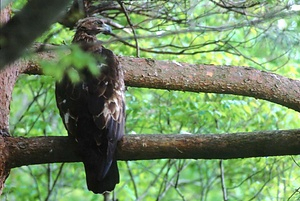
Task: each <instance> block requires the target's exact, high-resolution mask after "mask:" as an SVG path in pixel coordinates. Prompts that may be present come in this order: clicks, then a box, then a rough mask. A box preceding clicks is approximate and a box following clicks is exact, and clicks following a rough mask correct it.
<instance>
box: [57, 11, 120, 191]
mask: <svg viewBox="0 0 300 201" xmlns="http://www.w3.org/2000/svg"><path fill="white" fill-rule="evenodd" d="M110 31H111V29H110V27H109V26H108V25H106V24H105V23H104V21H103V20H101V19H99V18H96V17H88V18H85V19H82V20H80V21H79V22H78V25H77V30H76V33H75V36H74V39H73V43H76V44H78V45H79V46H80V47H81V48H82V49H83V50H84V51H87V52H90V53H92V54H93V55H94V56H95V58H96V59H97V66H98V67H99V71H100V72H99V74H98V75H94V74H92V73H91V72H90V71H89V69H88V68H87V67H86V68H83V69H82V70H79V75H80V78H81V81H80V82H76V83H73V82H72V81H71V80H70V78H69V77H68V75H67V74H65V75H64V76H63V78H62V80H61V81H59V82H57V83H56V90H55V94H56V103H57V106H58V109H59V112H60V116H61V118H62V120H63V123H64V125H65V127H66V129H67V131H68V135H69V136H70V137H72V138H74V139H75V140H76V141H77V142H78V145H79V148H80V153H81V157H82V160H83V163H84V168H85V173H86V181H87V186H88V189H89V190H91V191H93V192H94V193H104V192H106V191H112V190H113V189H114V188H115V185H116V184H117V183H119V171H118V166H117V161H116V158H115V150H116V147H117V142H118V141H119V140H120V139H121V138H122V136H123V135H124V124H125V102H124V88H125V87H124V78H123V71H122V68H121V65H120V64H119V62H118V60H117V58H116V56H115V55H114V54H113V52H112V51H110V50H108V49H106V48H104V47H103V46H102V42H101V41H99V40H97V38H96V35H97V34H99V33H103V34H106V33H109V32H110ZM71 68H72V67H71Z"/></svg>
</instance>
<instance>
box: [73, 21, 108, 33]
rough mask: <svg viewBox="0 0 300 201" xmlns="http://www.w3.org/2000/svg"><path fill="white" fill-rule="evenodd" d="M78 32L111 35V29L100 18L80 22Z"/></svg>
mask: <svg viewBox="0 0 300 201" xmlns="http://www.w3.org/2000/svg"><path fill="white" fill-rule="evenodd" d="M77 31H83V32H85V33H87V34H89V35H96V34H98V33H103V34H109V33H111V28H110V26H108V25H107V24H105V23H104V20H102V19H100V18H97V17H87V18H84V19H81V20H79V21H78V23H77Z"/></svg>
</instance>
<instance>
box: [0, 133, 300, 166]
mask: <svg viewBox="0 0 300 201" xmlns="http://www.w3.org/2000/svg"><path fill="white" fill-rule="evenodd" d="M299 139H300V130H288V131H284V130H282V131H264V132H263V131H262V132H253V133H235V134H222V135H186V134H184V135H183V134H178V135H175V134H174V135H172V134H170V135H126V136H125V137H124V138H123V140H122V141H121V142H120V143H119V146H118V154H117V158H118V159H119V160H151V159H163V158H173V159H188V158H190V159H233V158H249V157H261V156H282V155H296V154H300V149H299V147H300V140H299ZM0 147H2V149H0V151H1V150H2V154H1V155H2V156H6V157H7V158H6V160H5V161H7V166H8V167H10V168H14V167H19V166H23V165H32V164H43V163H54V162H78V161H80V157H79V156H78V153H79V151H78V147H77V144H76V143H75V142H74V141H72V140H71V139H69V138H68V137H34V138H21V137H20V138H12V137H6V138H3V137H0ZM137 150H138V151H137Z"/></svg>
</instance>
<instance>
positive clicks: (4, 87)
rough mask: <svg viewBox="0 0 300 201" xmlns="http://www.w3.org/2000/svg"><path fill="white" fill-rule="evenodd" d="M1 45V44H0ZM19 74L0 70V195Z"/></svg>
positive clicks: (5, 15)
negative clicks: (11, 113)
mask: <svg viewBox="0 0 300 201" xmlns="http://www.w3.org/2000/svg"><path fill="white" fill-rule="evenodd" d="M10 13H11V5H9V6H7V7H6V8H4V9H2V10H1V11H0V24H4V23H6V22H7V21H8V20H9V18H10ZM0 45H1V44H0ZM18 75H19V70H18V68H14V67H13V66H7V67H6V68H5V69H4V70H1V71H0V195H1V194H2V190H3V187H4V182H5V180H6V178H7V177H8V175H9V172H10V169H9V168H8V167H7V165H6V164H7V155H8V154H9V153H7V151H6V148H5V137H7V136H9V112H10V101H11V96H12V90H13V87H14V84H15V82H16V79H17V77H18Z"/></svg>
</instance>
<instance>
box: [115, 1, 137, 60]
mask: <svg viewBox="0 0 300 201" xmlns="http://www.w3.org/2000/svg"><path fill="white" fill-rule="evenodd" d="M118 3H119V4H120V6H121V8H122V10H123V12H124V14H125V16H126V19H127V22H128V24H129V26H130V28H131V30H132V33H133V36H134V41H135V48H136V56H137V57H140V48H139V43H138V40H137V36H136V33H135V29H134V28H133V24H132V23H131V20H130V17H129V15H128V12H127V10H126V7H125V6H124V3H123V2H122V1H118Z"/></svg>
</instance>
